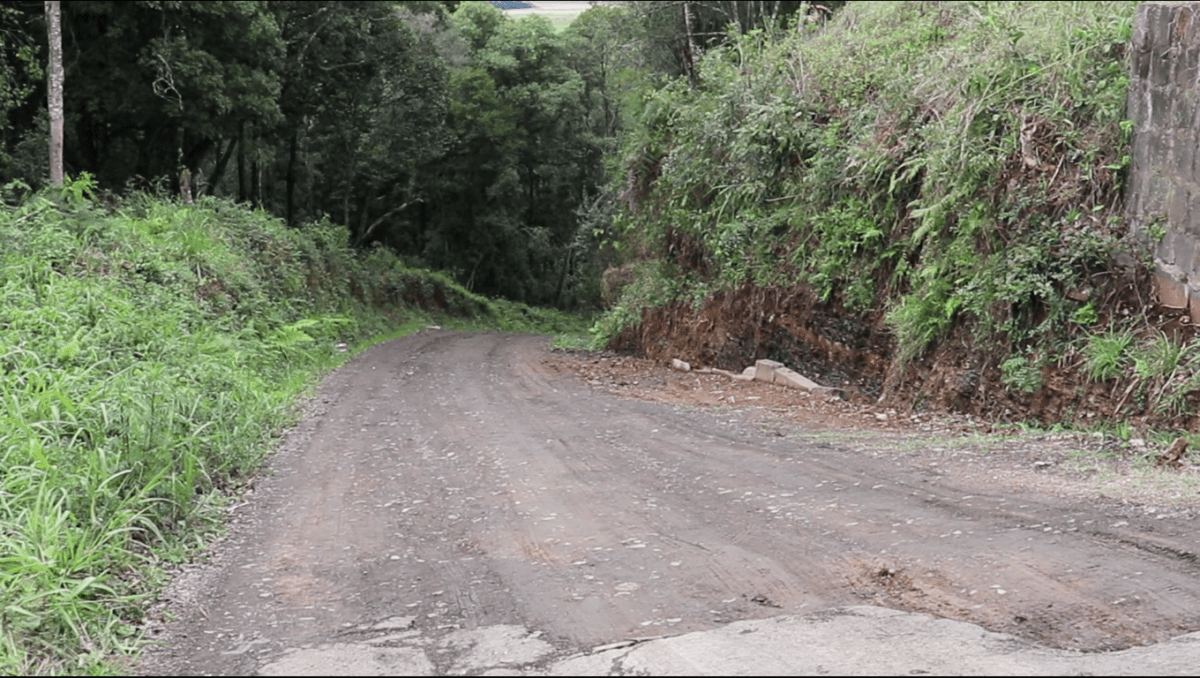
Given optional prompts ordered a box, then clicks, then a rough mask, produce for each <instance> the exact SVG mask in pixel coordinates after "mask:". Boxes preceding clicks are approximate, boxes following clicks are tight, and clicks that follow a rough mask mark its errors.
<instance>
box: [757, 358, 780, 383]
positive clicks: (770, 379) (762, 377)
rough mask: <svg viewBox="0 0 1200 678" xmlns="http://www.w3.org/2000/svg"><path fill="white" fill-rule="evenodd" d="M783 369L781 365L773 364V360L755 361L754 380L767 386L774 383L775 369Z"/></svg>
mask: <svg viewBox="0 0 1200 678" xmlns="http://www.w3.org/2000/svg"><path fill="white" fill-rule="evenodd" d="M777 367H783V363H779V362H775V361H774V360H767V359H765V358H764V359H762V360H756V361H754V380H755V381H761V382H765V383H768V384H771V383H774V382H775V368H777Z"/></svg>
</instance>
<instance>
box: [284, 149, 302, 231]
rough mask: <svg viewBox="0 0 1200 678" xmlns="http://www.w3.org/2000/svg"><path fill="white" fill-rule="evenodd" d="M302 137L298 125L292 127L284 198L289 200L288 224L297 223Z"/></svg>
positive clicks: (287, 209)
mask: <svg viewBox="0 0 1200 678" xmlns="http://www.w3.org/2000/svg"><path fill="white" fill-rule="evenodd" d="M299 138H300V128H299V127H298V126H296V127H293V128H292V139H291V141H290V142H288V164H287V178H286V182H287V189H286V193H287V195H286V197H285V198H284V200H286V202H287V207H286V208H285V211H284V213H285V214H286V215H287V216H286V220H287V222H286V223H287V225H288V226H295V225H296V199H295V196H296V142H297V141H298V140H299Z"/></svg>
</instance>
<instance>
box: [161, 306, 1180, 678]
mask: <svg viewBox="0 0 1200 678" xmlns="http://www.w3.org/2000/svg"><path fill="white" fill-rule="evenodd" d="M600 362H601V361H599V360H597V359H594V358H592V357H589V356H576V355H565V354H561V353H559V354H552V353H551V352H550V351H549V350H548V349H547V348H546V338H545V337H532V336H517V335H504V334H495V333H457V332H449V331H440V330H426V331H422V332H420V333H418V334H416V335H412V336H409V337H406V338H403V339H400V340H397V341H393V342H390V343H388V344H383V345H379V346H376V347H374V348H372V349H370V350H368V351H367V352H365V353H364V354H362V355H361V356H359V357H358V358H356V359H355V360H354V361H353V362H351V363H350V364H348V365H347V366H345V367H344V368H343V369H341V370H339V371H338V372H336V373H334V374H333V375H332V376H331V377H330V378H329V379H328V380H327V381H326V383H325V384H324V385H323V386H322V388H321V389H320V391H319V393H318V396H317V398H316V400H315V401H314V403H313V408H312V410H313V411H312V412H311V414H310V416H308V417H307V418H306V419H305V421H304V422H303V423H302V424H301V425H300V426H299V427H297V429H296V430H295V431H293V432H292V433H291V434H290V435H289V436H288V438H287V439H286V441H285V443H284V445H283V449H282V450H281V452H280V453H279V455H278V456H277V457H276V458H274V460H273V461H272V463H271V467H272V468H273V469H274V475H270V476H266V477H264V478H263V479H262V480H261V481H259V483H258V484H257V486H256V489H255V491H254V492H253V493H252V494H251V496H249V497H248V498H247V502H246V503H245V504H244V505H241V506H239V507H237V508H236V509H235V511H234V516H235V521H234V524H233V527H232V528H231V535H230V537H229V538H228V539H227V540H225V542H224V543H222V544H221V545H219V546H218V547H217V548H216V549H215V551H214V555H213V559H212V560H213V562H212V564H211V565H209V566H205V567H200V568H195V569H191V570H188V571H186V572H184V573H183V574H182V575H181V576H180V579H179V581H178V582H177V584H176V585H175V586H173V587H172V589H171V591H170V592H169V594H168V599H167V601H166V602H165V603H164V607H163V608H162V609H161V610H160V611H165V610H170V613H171V615H173V616H175V617H177V620H176V621H174V622H172V623H170V624H165V625H162V626H155V627H154V628H152V629H151V631H152V633H153V634H154V635H155V636H156V637H158V638H160V639H161V640H162V641H163V643H164V645H165V647H164V648H163V649H161V650H157V651H154V652H151V653H150V654H149V655H148V656H147V659H146V661H145V663H144V664H143V665H142V666H141V667H140V670H141V671H143V672H146V673H149V672H166V673H175V674H205V673H207V674H249V673H255V672H261V673H288V672H298V671H303V670H305V668H304V667H309V668H310V669H311V670H313V671H317V670H330V671H338V670H342V671H349V672H369V671H367V670H366V669H364V668H363V666H364V665H362V664H356V663H355V662H356V661H360V660H364V657H365V658H367V659H370V660H371V661H376V660H378V661H383V660H384V658H388V659H387V662H391V663H387V662H385V664H386V666H387V670H389V671H407V672H413V673H446V672H450V673H463V672H471V671H481V670H487V669H528V668H531V667H532V668H537V667H547V666H550V662H552V661H557V660H560V659H562V658H564V657H570V656H572V655H574V654H577V653H580V652H585V653H586V652H590V651H592V650H593V649H594V648H597V647H602V646H605V645H607V644H612V643H622V642H626V643H627V641H630V640H641V639H646V638H651V637H658V636H676V635H679V634H685V633H688V632H695V631H708V630H720V629H728V628H732V627H729V626H727V625H729V624H730V623H731V622H738V621H743V620H765V619H766V618H770V617H777V616H779V615H805V614H808V613H820V612H821V611H823V610H828V609H830V608H833V607H837V606H854V605H864V604H870V605H877V606H883V607H888V608H894V609H899V610H905V611H915V612H926V613H931V614H933V615H936V616H938V617H943V618H949V619H952V620H958V621H963V622H971V623H974V624H979V625H981V626H983V627H984V628H986V629H988V630H990V631H995V632H1002V633H1006V634H1012V635H1013V636H1016V637H1018V638H1020V639H1023V640H1027V641H1033V642H1036V643H1041V644H1045V645H1048V646H1050V647H1053V648H1060V649H1068V650H1084V651H1098V650H1115V649H1124V648H1129V647H1132V646H1137V645H1145V644H1150V643H1156V642H1160V641H1165V640H1167V639H1169V638H1172V637H1175V636H1179V635H1181V634H1185V633H1189V632H1193V631H1196V630H1198V629H1200V562H1198V560H1197V555H1196V549H1197V545H1200V529H1198V527H1197V522H1196V520H1195V516H1196V511H1195V509H1194V508H1193V507H1194V506H1195V504H1196V503H1197V502H1196V500H1197V499H1200V497H1195V496H1192V497H1182V498H1180V499H1179V501H1178V502H1177V503H1176V504H1175V505H1174V506H1160V507H1158V508H1154V507H1149V508H1148V507H1147V506H1144V505H1134V504H1122V503H1119V502H1113V501H1099V500H1097V499H1095V498H1094V496H1089V495H1088V492H1086V491H1076V490H1071V489H1070V487H1075V486H1070V484H1069V483H1068V482H1067V481H1068V480H1069V478H1066V476H1063V478H1064V480H1063V482H1064V483H1067V484H1065V485H1056V487H1065V488H1068V489H1067V490H1062V491H1058V490H1055V491H1050V490H1047V489H1046V486H1045V485H1044V484H1039V483H1038V482H1034V481H1036V480H1037V479H1038V478H1044V477H1045V476H1046V473H1047V471H1046V466H1047V465H1049V464H1050V463H1051V462H1041V463H1040V465H1035V464H1037V462H1036V461H1035V460H1036V459H1042V458H1045V459H1050V458H1051V456H1050V455H1051V452H1052V451H1053V450H1052V449H1051V448H1053V443H1052V441H1043V442H1040V443H1037V444H1038V445H1043V446H1044V447H1045V448H1046V449H1045V450H1041V449H1040V448H1036V449H1034V451H1033V452H1030V451H1029V449H1033V448H1028V446H1027V448H1026V451H1025V452H1023V453H1022V455H1023V456H1020V457H1014V456H1011V455H1008V456H1006V455H1005V454H1004V453H1003V452H1001V451H996V450H993V451H991V452H986V451H984V452H980V451H977V450H975V451H973V449H972V448H971V447H970V445H969V444H968V442H969V440H966V441H965V442H956V441H955V439H953V438H945V437H941V438H936V439H935V438H932V437H930V435H928V434H922V433H919V432H913V431H901V430H890V431H885V432H880V433H878V436H881V437H877V439H875V441H874V442H873V443H871V444H861V443H862V441H863V440H864V438H863V435H862V431H849V430H843V431H838V430H832V431H831V429H830V427H829V426H828V423H829V422H828V421H827V420H818V419H813V418H810V419H805V418H804V417H803V416H797V417H793V418H791V419H787V420H779V419H778V418H776V419H772V420H769V419H770V418H769V417H766V418H764V416H765V415H770V414H771V413H772V412H779V411H781V410H782V409H785V408H783V407H774V408H770V407H766V406H765V405H761V404H757V403H767V402H771V403H773V404H775V405H778V404H779V403H780V402H782V401H781V400H780V399H798V398H801V396H800V395H798V394H797V393H796V392H792V391H787V392H785V391H783V390H782V389H780V388H779V387H776V386H772V385H766V384H744V385H738V387H739V388H743V389H745V390H743V391H738V392H737V395H736V397H735V398H734V404H733V406H725V407H721V408H713V407H704V406H694V405H681V404H671V402H670V401H671V398H670V397H668V396H669V395H670V394H671V393H672V392H683V391H688V390H690V391H691V392H693V393H694V394H698V395H694V396H693V398H692V400H690V401H688V400H687V399H680V398H676V399H675V401H674V402H677V403H678V402H681V401H682V402H693V403H694V402H697V400H696V399H697V398H700V397H701V396H703V397H705V398H715V397H716V396H715V395H714V394H715V393H716V392H717V391H721V392H722V395H721V398H722V399H723V402H724V403H727V402H728V400H724V399H726V398H727V397H728V396H730V395H732V394H733V393H734V391H733V390H732V389H733V388H734V385H733V384H731V385H730V386H728V387H720V386H719V385H716V384H717V382H709V381H706V380H705V379H702V378H701V377H699V376H696V375H692V374H686V375H685V374H678V373H674V372H670V371H668V370H658V371H654V370H649V369H648V368H644V367H642V368H639V369H640V370H641V371H640V372H638V371H635V372H633V373H631V374H628V375H625V376H621V375H618V376H613V375H614V374H615V372H613V371H612V370H610V371H609V373H608V374H607V375H602V374H599V372H600V371H601V368H602V367H603V366H602V365H601V364H600ZM714 378H715V377H714ZM706 379H707V378H706ZM622 385H625V386H631V387H632V386H637V387H638V388H639V389H640V395H642V396H643V397H650V398H651V399H653V400H663V401H668V402H650V401H649V400H646V399H631V398H627V397H621V396H620V395H614V393H613V392H612V391H614V390H619V387H620V386H622ZM755 389H757V390H755ZM726 390H728V393H726ZM709 392H711V393H709ZM656 394H657V395H656ZM755 394H757V395H755ZM739 402H740V405H738V403H739ZM741 406H745V407H744V409H739V407H741ZM883 418H884V417H877V418H875V419H871V418H869V417H868V418H867V420H868V421H870V423H871V424H875V423H878V421H880V420H882V419H883ZM893 419H894V417H893ZM768 420H769V421H768ZM863 430H864V431H866V432H867V433H870V432H871V431H872V430H873V429H871V428H870V426H867V425H865V424H864V428H863ZM885 433H886V435H884V434H885ZM964 440H965V439H964ZM1029 444H1030V445H1033V444H1034V443H1029ZM1031 455H1032V456H1031ZM1014 459H1015V460H1016V462H1015V463H1013V460H1014ZM1013 467H1016V470H1015V471H1014V469H1013ZM1055 472H1056V471H1055V470H1054V469H1051V470H1050V471H1049V473H1055ZM1014 473H1017V474H1018V475H1017V476H1014V475H1013V474H1014ZM1064 473H1065V472H1064ZM1026 477H1029V478H1032V479H1034V481H1031V482H1029V483H1026V482H1023V481H1022V479H1023V478H1026ZM1025 486H1028V487H1031V488H1032V489H1028V490H1022V489H1020V488H1021V487H1025ZM164 616H167V615H165V614H164ZM756 623H757V622H756ZM889 623H891V622H889ZM1197 647H1200V643H1198V644H1197ZM318 650H320V651H321V652H324V654H319V653H318V654H312V653H314V652H317V651H318ZM364 653H365V654H364ZM318 655H319V656H318ZM372 657H373V658H374V659H371V658H372ZM356 658H357V659H356ZM1198 658H1200V657H1198ZM381 666H383V665H382V664H381ZM577 668H578V667H577ZM693 668H695V667H693ZM381 670H382V669H381Z"/></svg>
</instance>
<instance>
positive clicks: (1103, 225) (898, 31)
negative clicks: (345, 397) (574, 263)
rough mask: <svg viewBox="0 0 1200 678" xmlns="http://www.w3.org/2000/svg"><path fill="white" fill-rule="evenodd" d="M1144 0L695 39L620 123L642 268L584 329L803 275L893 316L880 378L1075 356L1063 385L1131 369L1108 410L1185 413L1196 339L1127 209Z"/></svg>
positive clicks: (1024, 390) (880, 8)
mask: <svg viewBox="0 0 1200 678" xmlns="http://www.w3.org/2000/svg"><path fill="white" fill-rule="evenodd" d="M1135 4H1136V3H1133V2H1096V3H1041V2H1029V3H1025V2H1022V3H977V2H942V3H926V2H904V3H886V2H881V3H874V2H862V3H858V2H856V3H850V4H849V5H847V6H846V7H845V8H844V9H843V10H841V11H840V12H839V13H838V14H837V15H836V16H835V17H834V18H833V19H832V20H831V21H830V23H829V25H828V26H826V27H824V28H820V27H817V26H811V27H808V28H802V29H798V30H796V29H793V30H791V31H788V32H782V33H779V34H775V35H771V34H768V33H764V32H761V31H759V32H752V33H751V34H750V35H747V36H742V37H740V38H736V39H734V44H732V45H731V46H729V47H726V48H722V49H718V50H712V51H710V52H708V53H706V54H705V55H704V57H703V59H702V61H701V63H700V64H699V83H700V84H699V85H698V86H696V87H691V86H689V84H688V82H687V81H686V80H682V79H681V80H678V81H676V82H674V83H671V84H670V85H668V86H667V87H664V88H661V89H660V90H658V91H655V92H651V93H647V95H646V98H645V101H644V104H643V105H642V107H641V110H639V111H637V112H636V113H637V116H636V123H635V124H633V125H631V131H630V133H629V134H628V135H627V138H626V141H625V145H624V150H623V158H622V161H621V165H620V167H618V168H617V171H616V172H614V176H615V177H616V178H615V185H614V189H613V190H612V194H613V195H618V194H619V195H620V198H621V203H620V207H619V209H617V217H616V228H615V229H614V231H615V235H614V239H615V240H616V241H617V242H618V244H619V245H620V246H622V247H623V250H624V251H625V252H627V253H630V254H631V256H630V259H629V261H630V263H631V264H632V265H635V266H636V270H637V271H638V272H639V273H638V276H637V279H636V280H635V282H634V283H633V284H631V285H629V286H628V287H627V288H626V290H625V294H624V296H623V298H622V299H621V300H620V302H619V303H618V304H617V305H616V306H615V307H614V308H613V309H611V310H610V312H609V313H607V314H606V316H605V317H603V318H602V319H601V321H600V322H599V323H598V324H597V325H596V327H595V329H594V333H595V337H596V343H597V345H603V344H604V343H606V342H607V341H608V340H610V339H611V338H612V337H614V336H616V335H617V334H618V333H619V332H620V331H621V330H622V328H624V327H627V326H630V325H633V326H637V324H638V323H639V322H640V320H641V318H642V314H643V311H644V310H645V309H653V308H663V307H667V306H670V305H680V304H684V305H687V304H690V305H691V306H692V308H699V307H700V306H702V305H703V304H704V302H705V301H706V300H709V299H712V298H713V295H714V294H717V293H719V292H721V291H726V290H734V289H739V288H742V287H743V286H745V285H751V286H756V287H759V288H804V289H807V290H811V291H813V292H814V293H815V294H816V296H817V298H818V299H819V300H820V301H821V302H822V303H824V304H827V305H828V306H829V307H830V308H835V309H839V311H838V312H843V313H850V314H857V315H858V316H859V317H861V318H864V319H867V320H868V323H870V322H871V320H872V319H875V318H882V319H883V322H884V323H885V324H886V327H887V328H888V330H890V334H891V336H892V337H893V338H894V348H893V349H891V358H892V360H893V367H892V369H891V370H890V372H889V380H892V381H891V382H890V383H892V384H894V383H897V382H898V381H899V380H900V378H901V377H903V376H904V375H905V374H911V372H906V369H908V368H909V367H911V366H912V364H913V363H914V362H918V361H924V367H923V368H922V369H926V368H929V367H930V366H931V365H933V364H934V363H936V361H937V360H938V359H939V357H940V356H943V355H944V356H947V357H950V358H953V359H956V360H959V361H960V362H962V363H964V364H968V363H969V364H972V365H977V366H978V367H972V368H971V369H972V370H975V372H976V373H977V374H982V375H984V377H985V378H986V376H987V375H988V374H994V375H998V376H997V377H995V380H996V381H998V382H999V383H1000V384H1001V385H1002V388H1004V389H1007V390H1008V392H1009V393H1010V394H1011V398H1013V399H1019V398H1025V397H1028V398H1034V397H1037V395H1038V394H1039V393H1040V394H1041V395H1042V396H1045V395H1046V393H1048V392H1046V391H1044V390H1043V387H1044V386H1045V384H1044V383H1043V376H1044V375H1045V374H1047V373H1049V372H1054V373H1055V374H1056V375H1060V374H1063V371H1064V370H1065V371H1074V372H1075V373H1077V374H1079V375H1080V377H1079V380H1078V381H1077V382H1076V383H1077V384H1078V386H1072V387H1071V388H1072V389H1074V393H1075V394H1076V395H1074V396H1072V395H1071V394H1070V393H1068V394H1067V395H1066V396H1061V395H1060V394H1055V396H1056V397H1060V399H1063V398H1065V399H1067V400H1069V399H1070V398H1075V399H1076V400H1077V401H1079V402H1080V403H1081V405H1086V404H1087V401H1088V399H1089V398H1090V397H1091V396H1090V394H1089V392H1088V389H1089V388H1090V386H1088V385H1089V384H1097V383H1104V384H1106V385H1107V386H1111V390H1113V391H1114V392H1115V393H1116V394H1117V395H1118V396H1119V395H1120V394H1121V393H1122V392H1125V390H1126V389H1128V392H1127V396H1128V397H1126V398H1124V399H1122V400H1119V401H1118V398H1116V397H1114V398H1113V401H1114V402H1115V404H1116V407H1115V408H1112V409H1113V413H1114V414H1117V415H1118V418H1119V419H1120V418H1123V417H1132V416H1142V417H1148V418H1151V419H1154V420H1155V421H1158V422H1159V423H1162V424H1164V425H1182V424H1184V423H1186V422H1187V421H1188V420H1189V418H1190V417H1192V416H1194V414H1195V406H1196V402H1197V397H1196V395H1197V392H1198V390H1200V350H1198V349H1200V345H1197V344H1196V343H1195V342H1192V343H1188V344H1181V343H1180V342H1179V341H1178V340H1177V339H1176V338H1173V337H1168V336H1167V335H1165V334H1162V333H1161V332H1159V331H1158V330H1157V326H1156V325H1155V319H1153V318H1150V317H1148V316H1147V311H1148V309H1149V308H1150V305H1149V304H1138V303H1136V302H1137V301H1138V300H1137V299H1136V298H1133V299H1132V300H1131V296H1132V295H1131V294H1130V292H1129V290H1130V289H1133V288H1131V287H1130V281H1131V279H1132V278H1131V276H1132V275H1136V274H1137V271H1138V268H1139V267H1140V268H1141V270H1142V271H1143V272H1144V271H1145V266H1146V263H1147V256H1148V252H1149V249H1148V247H1147V246H1146V245H1147V244H1146V243H1144V242H1133V241H1131V240H1130V238H1129V237H1128V234H1127V228H1126V224H1125V221H1124V218H1123V207H1124V206H1123V195H1122V181H1123V177H1124V170H1125V168H1126V166H1127V164H1128V162H1129V157H1128V140H1129V131H1130V124H1129V122H1128V121H1127V120H1126V119H1125V116H1124V114H1125V96H1126V92H1127V88H1128V77H1129V68H1130V67H1129V60H1128V56H1127V54H1126V50H1127V48H1128V40H1129V36H1130V31H1131V26H1132V21H1133V15H1134V5H1135ZM1126 256H1131V257H1132V258H1133V259H1135V260H1137V264H1136V265H1134V266H1132V267H1129V266H1128V264H1127V263H1119V262H1120V261H1122V260H1123V259H1124V257H1126ZM1147 291H1148V290H1147ZM1185 339H1186V334H1185ZM951 344H953V345H954V346H958V347H961V348H958V349H955V350H954V351H949V350H946V351H945V352H943V349H947V347H950V346H951ZM967 376H971V375H967ZM972 378H974V377H972ZM969 381H970V380H969V379H966V378H965V377H964V383H966V382H969ZM976 381H978V379H976ZM1010 402H1015V400H1011V401H1010ZM1029 402H1032V401H1029ZM1072 402H1074V401H1072ZM1073 409H1074V405H1070V406H1068V407H1067V408H1066V410H1065V411H1066V412H1068V413H1069V412H1070V411H1072V410H1073ZM1001 410H1003V408H1001ZM1080 411H1082V407H1081V408H1080ZM1118 411H1119V414H1118ZM1126 435H1128V431H1127V430H1126Z"/></svg>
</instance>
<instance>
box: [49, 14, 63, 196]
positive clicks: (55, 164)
mask: <svg viewBox="0 0 1200 678" xmlns="http://www.w3.org/2000/svg"><path fill="white" fill-rule="evenodd" d="M60 17H61V11H60V8H59V0H46V26H47V28H48V31H47V35H48V36H49V39H50V69H49V70H50V77H49V78H48V83H49V86H50V91H49V98H50V183H51V184H54V185H55V186H62V183H63V62H62V25H61V24H60V22H59V19H60Z"/></svg>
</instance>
